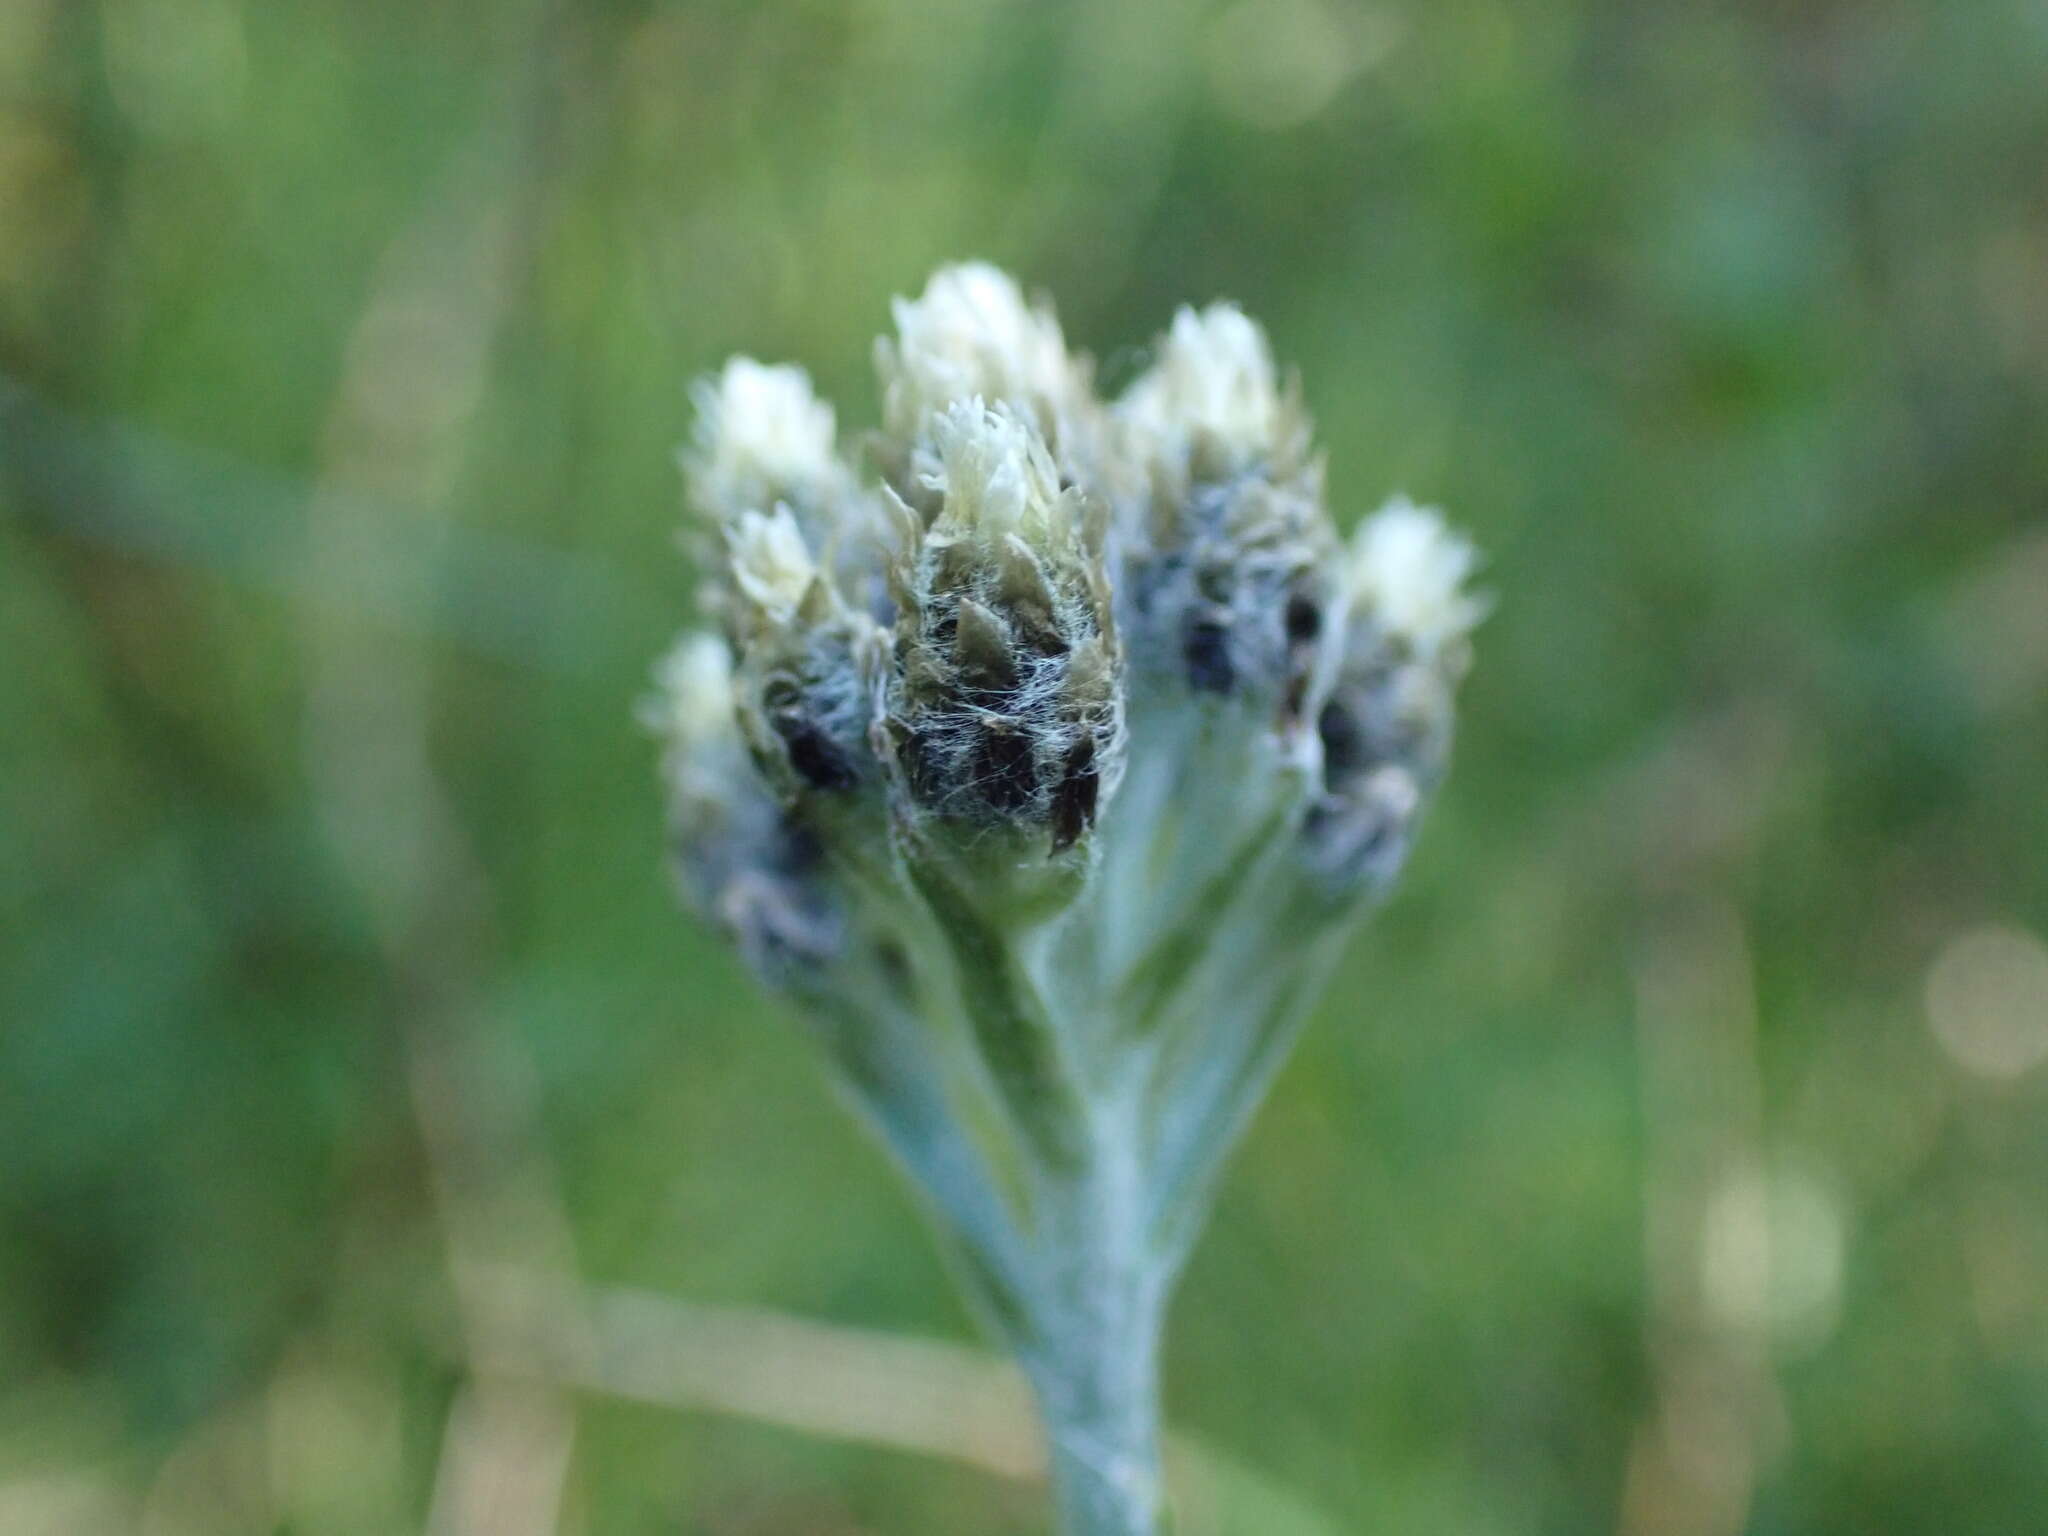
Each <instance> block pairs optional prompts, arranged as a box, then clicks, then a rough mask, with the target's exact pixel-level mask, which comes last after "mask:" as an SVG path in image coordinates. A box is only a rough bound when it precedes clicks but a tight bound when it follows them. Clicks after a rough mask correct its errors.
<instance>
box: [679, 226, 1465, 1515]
mask: <svg viewBox="0 0 2048 1536" xmlns="http://www.w3.org/2000/svg"><path fill="white" fill-rule="evenodd" d="M895 322H896V324H895V334H894V336H892V337H885V338H883V339H882V340H881V341H879V342H878V343H877V345H876V365H877V369H878V372H879V375H880V384H881V400H882V416H883V425H882V429H881V431H880V432H879V433H877V434H875V435H874V436H873V437H872V439H871V440H870V442H869V443H868V444H867V457H868V459H869V461H870V462H871V464H872V465H873V466H874V469H875V471H876V479H875V480H874V482H873V483H869V482H867V481H864V480H863V478H862V477H861V476H860V475H858V474H856V472H855V470H854V469H853V467H852V465H851V463H850V461H849V459H848V458H847V457H846V456H845V455H844V453H843V450H842V444H841V441H840V437H839V434H838V431H837V427H836V423H835V421H834V417H833V412H832V408H831V407H830V406H829V405H828V404H826V403H825V402H823V401H821V400H819V399H818V398H817V397H816V396H815V395H814V393H813V392H812V389H811V386H810V381H809V379H808V378H807V377H806V376H805V374H804V373H803V372H802V371H801V370H800V369H796V368H791V367H766V366H763V365H761V364H759V363H756V362H753V361H751V360H749V359H746V358H735V359H733V360H732V361H731V362H730V363H728V364H727V365H726V367H725V368H724V370H723V371H722V372H721V373H719V374H718V375H717V376H716V377H713V378H710V379H707V380H705V381H703V382H702V383H700V384H699V385H698V387H697V392H696V406H697V418H698V419H697V428H696V435H695V438H694V440H693V442H692V443H691V445H690V446H689V447H688V448H687V449H686V450H685V453H684V468H685V472H686V478H687V482H688V491H689V500H690V502H691V505H692V509H693V512H694V514H695V526H696V528H697V530H698V544H699V555H700V562H701V564H702V566H703V568H704V569H705V570H707V571H708V572H709V573H710V577H709V580H708V583H707V590H706V593H705V605H706V607H707V609H708V611H709V612H710V613H711V614H713V615H715V618H716V621H717V631H716V632H715V633H713V632H709V631H707V632H700V633H693V634H690V635H687V636H685V637H684V638H683V639H682V641H681V642H680V643H679V644H678V646H677V647H676V649H675V650H674V652H673V653H672V654H671V655H670V656H669V658H668V659H667V660H666V662H665V663H664V664H663V666H662V668H661V670H660V675H659V681H660V688H659V692H658V696H657V699H656V700H655V701H654V703H653V704H652V705H651V706H650V718H651V720H652V722H653V723H654V725H655V726H656V728H657V729H658V731H659V732H660V734H661V735H662V737H663V739H664V742H665V747H666V751H665V758H664V778H665V782H666V785H667V790H668V796H669V812H670V823H671V827H672V831H673V837H674V847H675V857H676V863H677V867H678V869H679V871H680V875H681V881H682V885H683V888H684V890H685V892H686V894H687V896H688V899H689V900H690V902H691V903H692V905H693V906H694V907H695V908H696V909H697V910H698V911H699V912H701V913H702V914H703V915H704V916H705V917H706V918H708V919H709V920H710V921H711V922H713V923H715V924H717V925H718V926H719V927H720V928H721V929H723V930H724V931H725V932H726V933H727V934H729V935H730V936H731V937H732V939H733V941H734V942H735V943H736V944H737V945H738V947H739V949H740V950H741V952H742V953H743V954H744V955H745V957H746V959H747V961H748V963H749V964H750V965H751V966H752V968H753V969H754V970H755V971H756V972H757V973H758V974H759V975H760V976H761V977H762V978H763V979H764V980H765V981H766V982H767V983H768V984H769V985H771V986H773V987H775V988H777V989H780V990H781V991H783V992H785V993H787V994H789V995H790V996H791V997H793V998H794V999H795V1000H796V1001H797V1002H798V1004H799V1005H800V1011H801V1013H802V1014H803V1016H804V1017H805V1018H806V1020H807V1021H808V1022H809V1025H810V1027H811V1029H812V1031H813V1032H814V1033H815V1036H816V1038H817V1040H818V1042H819V1044H820V1045H821V1046H822V1047H823V1049H824V1051H825V1053H826V1055H827V1056H828V1057H829V1058H830V1060H831V1062H832V1063H833V1065H834V1067H835V1068H836V1070H837V1075H838V1076H839V1077H840V1079H841V1080H842V1081H843V1082H844V1084H845V1085H846V1087H847V1088H848V1089H850V1091H851V1093H852V1095H853V1097H854V1098H855V1099H856V1100H857V1101H858V1103H859V1105H860V1106H861V1108H862V1109H863V1110H864V1111H865V1112H866V1113H867V1114H868V1115H869V1116H870V1117H871V1119H872V1120H873V1122H874V1123H875V1124H876V1126H877V1127H878V1128H879V1129H880V1131H881V1132H882V1134H883V1135H884V1136H885V1137H886V1139H887V1141H888V1142H889V1144H890V1146H891V1147H892V1148H893V1149H894V1151H895V1152H896V1154H897V1156H898V1157H899V1158H900V1159H901V1161H902V1162H903V1164H904V1165H905V1166H906V1167H907V1168H908V1170H909V1171H910V1173H911V1174H912V1175H913V1177H914V1178H915V1179H916V1180H917V1181H918V1182H919V1184H921V1185H922V1187H923V1188H924V1189H925V1190H926V1192H927V1193H928V1194H929V1196H930V1198H931V1200H932V1201H933V1202H934V1204H935V1205H936V1207H937V1210H938V1213H939V1214H940V1216H941V1217H942V1218H943V1220H942V1226H943V1229H944V1230H945V1232H946V1233H947V1234H948V1235H949V1237H950V1239H951V1243H952V1247H953V1248H954V1250H955V1253H956V1255H957V1257H958V1258H959V1260H960V1262H961V1268H962V1271H963V1273H964V1275H965V1276H966V1278H967V1281H968V1284H969V1288H970V1290H971V1292H972V1294H973V1296H974V1298H975V1300H976V1301H977V1302H978V1303H979V1304H980V1305H981V1306H982V1307H983V1309H984V1310H985V1311H986V1313H987V1314H988V1316H989V1318H990V1319H991V1321H992V1323H993V1325H994V1326H995V1327H996V1328H997V1329H998V1330H999V1331H1000V1333H1001V1334H1002V1336H1003V1337H1004V1339H1005V1340H1006V1342H1007V1343H1008V1344H1009V1345H1010V1346H1011V1347H1012V1348H1013V1349H1014V1350H1015V1351H1016V1352H1017V1354H1018V1356H1019V1358H1020V1360H1021V1361H1022V1363H1023V1365H1024V1367H1025V1369H1026V1371H1027V1372H1028V1374H1029V1375H1030V1377H1031V1379H1032V1381H1033V1383H1034V1385H1035V1387H1036V1389H1037V1391H1038V1393H1039V1396H1040V1399H1041V1402H1042V1405H1043V1408H1044V1411H1045V1417H1046V1421H1047V1426H1048V1430H1049V1435H1050V1441H1051V1446H1052V1453H1053V1469H1054V1475H1055V1483H1056V1487H1057V1490H1058V1494H1059V1497H1060V1500H1061V1504H1062V1508H1063V1512H1064V1515H1065V1518H1066V1521H1067V1524H1068V1527H1069V1528H1070V1529H1072V1530H1076V1531H1086V1532H1140V1531H1151V1530H1153V1529H1155V1527H1156V1524H1157V1519H1158V1511H1159V1501H1160V1491H1159V1479H1158V1457H1157V1386H1156V1360H1157V1348H1158V1337H1159V1331H1160V1326H1161V1321H1162V1313H1163V1310H1164V1307H1165V1303H1166V1298H1167V1293H1168V1290H1169V1288H1170V1286H1171V1283H1172V1280H1173V1278H1174V1276H1175V1274H1176V1272H1177V1271H1178V1269H1179V1267H1180V1265H1181V1262H1182V1260H1183V1258H1184V1257H1185V1255H1186V1253H1187V1250H1188V1247H1189V1245H1190V1243H1191V1241H1192V1240H1193V1237H1194V1235H1195V1232H1196V1230H1197V1228H1198V1226H1199V1224H1200V1221H1201V1217H1202V1213H1203V1211H1204V1210H1205V1208H1206V1206H1207V1203H1208V1197H1209V1190H1210V1186H1211V1184H1212V1182H1213V1180H1214V1178H1215V1176H1216V1173H1217V1169H1218V1166H1219V1164H1220V1163H1221V1161H1222V1159H1223V1156H1224V1154H1225V1152H1226V1150H1227V1149H1228V1147H1229V1146H1230V1145H1231V1142H1232V1141H1233V1139H1234V1137H1235V1136H1236V1134H1237V1132H1238V1130H1239V1129H1240V1127H1241V1126H1242V1124H1243V1123H1244V1121H1245V1119H1246V1118H1247V1116H1248V1115H1249V1113H1250V1112H1251V1110H1252V1108H1253V1107H1254V1105H1255V1104H1256V1103H1257V1101H1258V1099H1259V1097H1260V1095H1261V1093H1262V1091H1263V1089H1264V1087H1265V1085H1266V1083H1267V1081H1268V1079H1269V1078H1270V1076H1271V1075H1272V1072H1273V1070H1274V1068H1275V1066H1276V1064H1277V1063H1278V1062H1279V1060H1280V1058H1281V1056H1282V1055H1283V1053H1284V1052H1285V1050H1286V1048H1287V1045H1288V1042H1289V1040H1290V1038H1291V1035H1292V1032H1293V1029H1294V1026H1295V1024H1296V1023H1297V1021H1298V1020H1299V1018H1300V1016H1301V1014H1302V1012H1303V1010H1304V1008H1305V1007H1306V1005H1307V1004H1308V1003H1309V1002H1310V1001H1311V1000H1312V999H1313V998H1314V997H1315V995H1316V992H1317V990H1318V987H1319V986H1320V984H1321V982H1322V980H1323V978H1324V976H1325V974H1326V971H1327V968H1328V964H1329V962H1330V960H1331V958H1332V955H1333V953H1334V951H1335V949H1336V947H1337V946H1338V945H1339V944H1340V943H1341V942H1342V939H1343V936H1344V934H1345V932H1346V930H1347V929H1348V928H1349V927H1350V926H1351V924H1352V923H1353V922H1354V921H1355V920H1356V919H1357V918H1358V916H1359V915H1360V913H1361V912H1362V911H1363V910H1364V909H1365V908H1366V907H1368V906H1369V905H1370V904H1371V901H1372V900H1373V898H1375V897H1377V896H1378V895H1380V894H1381V893H1383V892H1384V891H1385V890H1386V889H1387V887H1388V885H1389V883H1390V882H1391V881H1392V880H1393V878H1394V876H1395V874H1396V873H1397V872H1398V870H1399V869H1400V867H1401V864H1402V861H1403V860H1404V858H1405V857H1406V855H1407V852H1408V848H1409V845H1410V843H1411V842H1412V841H1413V839H1414V836H1415V831H1416V827H1417V823H1418V821H1419V819H1420V817H1421V814H1422V810H1423V808H1424V806H1425V805H1426V804H1427V802H1428V800H1429V797H1430V794H1431V791H1432V790H1434V788H1435V787H1436V784H1437V782H1438V780H1439V779H1440V778H1441V777H1442V775H1443V771H1444V765H1445V758H1446V753H1447V751H1448V748H1449V745H1450V738H1451V719H1452V695H1453V690H1454V688H1455V686H1456V684H1457V681H1458V679H1459V676H1460V675H1461V673H1462V672H1463V671H1464V669H1465V666H1466V661H1467V654H1468V646H1467V635H1468V633H1469V632H1470V630H1471V628H1472V626H1473V625H1474V623H1475V622H1476V621H1477V620H1478V618H1479V617H1480V615H1481V605H1480V603H1479V601H1478V600H1476V599H1475V598H1473V597H1472V596H1469V595H1468V594H1467V592H1466V590H1465V584H1466V580H1467V578H1468V576H1469V574H1470V571H1471V567H1472V565H1473V559H1474V557H1473V551H1472V549H1471V547H1470V545H1468V544H1467V543H1466V542H1465V541H1464V540H1463V539H1461V538H1459V537H1458V536H1456V535H1455V534H1453V533H1451V532H1449V531H1448V530H1447V529H1446V528H1445V526H1444V525H1443V523H1442V522H1441V521H1440V520H1439V518H1438V517H1437V515H1436V514H1435V513H1434V512H1431V511H1427V510H1424V509H1422V508H1420V507H1416V506H1414V505H1412V504H1410V503H1408V502H1406V501H1401V500H1396V501H1394V502H1392V503H1390V504H1388V505H1387V506H1386V507H1384V508H1382V509H1381V510H1380V511H1379V512H1377V513H1375V514H1373V515H1372V516H1370V517H1368V518H1366V519H1365V520H1364V521H1363V522H1362V523H1360V524H1359V525H1358V527H1357V529H1356V530H1355V532H1354V533H1353V534H1352V536H1351V538H1350V539H1349V540H1348V542H1347V541H1345V540H1343V539H1340V538H1339V536H1338V534H1337V531H1336V529H1335V527H1334V525H1333V523H1332V521H1331V518H1330V516H1329V514H1328V512H1327V510H1326V509H1325V507H1324V503H1323V476H1322V464H1321V460H1320V459H1319V458H1318V457H1317V455H1316V453H1315V451H1314V449H1313V447H1312V443H1311V435H1310V424H1309V419H1308V416H1307V414H1306V413H1305V411H1304V410H1303V408H1302V405H1301V401H1300V398H1299V393H1298V389H1297V386H1296V385H1295V383H1294V382H1293V381H1292V380H1291V379H1284V378H1283V377H1282V375H1281V374H1280V373H1279V372H1278V371H1277V370H1276V368H1275V366H1274V363H1273V359H1272V356H1271V353H1270V351H1269V348H1268V345H1267V341H1266V338H1265V336H1264V334H1263V333H1262V332H1261V331H1260V329H1259V328H1258V327H1257V326H1256V325H1255V324H1253V322H1251V321H1250V320H1248V319H1247V318H1246V317H1245V316H1244V315H1243V314H1242V313H1240V312H1239V311H1238V310H1237V309H1235V308H1234V307H1232V306H1230V305H1227V304H1218V305H1213V306H1211V307H1210V308H1208V309H1205V310H1200V311H1197V310H1191V309H1184V310H1182V311H1181V312H1180V313H1179V314H1178V315H1177V316H1175V318H1174V320H1173V323H1172V326H1171V328H1170V329H1169V330H1168V331H1167V333H1166V334H1165V335H1164V336H1163V337H1161V338H1160V340H1159V343H1158V346H1157V349H1156V353H1155V358H1154V361H1153V363H1152V366H1151V367H1150V369H1149V370H1148V371H1146V372H1145V373H1144V374H1143V375H1142V376H1141V377H1139V378H1138V379H1137V380H1136V381H1135V382H1134V383H1133V384H1131V385H1130V387H1129V388H1128V389H1126V390H1125V391H1124V392H1123V393H1122V394H1121V395H1120V396H1119V397H1118V398H1116V399H1114V400H1111V401H1107V402H1105V401H1104V400H1102V399H1100V398H1099V397H1098V395H1097V394H1096V392H1095V390H1094V388H1093V386H1092V381H1091V373H1090V366H1089V364H1088V362H1087V360H1086V359H1085V358H1083V357H1080V356H1078V355H1076V354H1073V353H1071V352H1069V350H1068V348H1067V346H1066V343H1065V340H1064V338H1063V337H1062V335H1061V332H1060V328H1059V325H1058V322H1057V321H1056V320H1055V319H1054V317H1053V315H1052V313H1051V311H1050V310H1049V309H1047V308H1045V307H1043V306H1035V305H1033V304H1031V303H1028V302H1027V301H1026V299H1025V298H1024V296H1023V295H1022V294H1021V293H1020V291H1019V290H1018V288H1017V286H1016V284H1015V283H1014V282H1013V281H1012V280H1011V279H1010V278H1009V277H1007V276H1006V275H1004V274H1003V273H1001V272H999V271H996V270H995V269H993V268H991V267H987V266H982V265H965V266H956V267H949V268H946V269H943V270H941V271H940V272H939V273H937V274H936V275H935V276H934V277H933V278H932V280H931V282H930V284H929V286H928V287H927V288H926V290H925V292H924V294H923V296H922V297H921V298H919V299H916V300H914V301H905V300H898V301H897V303H896V305H895Z"/></svg>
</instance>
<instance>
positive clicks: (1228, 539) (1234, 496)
mask: <svg viewBox="0 0 2048 1536" xmlns="http://www.w3.org/2000/svg"><path fill="white" fill-rule="evenodd" d="M1116 416H1117V425H1118V430H1119V434H1120V437H1119V441H1120V444H1121V447H1122V450H1123V455H1124V458H1125V460H1126V461H1127V463H1128V464H1129V465H1131V466H1133V467H1135V469H1136V471H1137V473H1138V476H1139V481H1138V486H1139V488H1138V491H1137V498H1136V503H1135V506H1136V511H1135V513H1134V514H1133V515H1132V516H1130V517H1128V518H1127V519H1126V522H1127V524H1128V525H1129V526H1128V533H1129V537H1130V541H1131V544H1132V548H1131V550H1130V552H1129V554H1128V556H1127V570H1128V573H1129V582H1130V587H1131V600H1132V606H1133V607H1134V609H1135V610H1136V612H1137V615H1138V619H1139V622H1138V623H1137V625H1136V626H1135V628H1134V634H1133V640H1132V644H1133V646H1134V649H1135V650H1136V652H1137V655H1138V657H1139V659H1140V662H1141V664H1142V665H1143V666H1144V667H1145V669H1146V671H1147V672H1149V673H1151V674H1153V675H1155V676H1162V675H1163V676H1177V677H1178V679H1179V681H1180V682H1181V683H1183V684H1184V685H1185V686H1186V687H1187V688H1188V689H1190V690H1192V691H1194V692H1195V693H1203V694H1214V695H1240V696H1245V697H1249V698H1252V699H1256V700H1259V701H1260V702H1261V703H1262V705H1269V704H1274V703H1277V704H1278V706H1279V716H1280V723H1281V724H1282V725H1283V726H1291V725H1293V724H1295V723H1298V717H1299V714H1300V711H1301V709H1302V707H1303V704H1304V702H1305V699H1306V695H1307V693H1308V690H1309V685H1310V680H1311V677H1312V674H1313V673H1314V671H1315V668H1316V664H1317V661H1318V658H1319V655H1320V648H1321V646H1322V644H1323V639H1324V636H1323V628H1324V624H1323V616H1324V613H1325V612H1326V610H1327V609H1328V608H1329V606H1330V603H1331V600H1332V598H1333V597H1334V596H1335V593H1334V591H1333V590H1331V587H1332V583H1331V582H1330V580H1329V579H1328V575H1327V569H1326V568H1327V566H1328V557H1329V555H1330V552H1331V551H1332V549H1333V548H1334V545H1335V533H1334V530H1333V529H1332V528H1331V526H1330V521H1329V517H1328V514H1327V513H1326V512H1325V511H1324V509H1323V502H1322V466H1321V464H1320V463H1319V462H1318V461H1316V460H1315V459H1314V458H1313V457H1312V456H1311V454H1310V427H1309V420H1308V415H1307V413H1306V412H1305V411H1304V410H1303V409H1302V408H1301V404H1300V401H1299V398H1298V392H1297V390H1296V389H1295V387H1294V386H1293V385H1292V384H1291V383H1289V384H1288V385H1286V386H1284V387H1283V385H1282V383H1281V381H1280V377H1279V374H1278V372H1277V370H1276V369H1275V367H1274V364H1273V356H1272V352H1271V349H1270V348H1269V347H1268V345H1267V342H1266V337H1265V333H1264V332H1263V331H1261V330H1260V329H1259V327H1258V326H1256V325H1255V324H1253V323H1252V322H1251V321H1250V320H1248V319H1247V318H1245V316H1244V314H1243V313H1242V312H1241V311H1240V310H1238V309H1237V308H1236V307H1235V306H1234V305H1229V304H1213V305H1211V306H1209V308H1207V309H1205V310H1201V311H1199V312H1198V311H1195V310H1192V309H1183V310H1181V311H1180V313H1179V314H1177V315H1176V316H1175V317H1174V321H1173V327H1172V329H1171V330H1170V331H1169V332H1168V333H1167V334H1166V336H1165V337H1163V338H1162V339H1161V341H1160V345H1159V358H1158V361H1157V362H1156V363H1155V364H1154V366H1153V367H1152V368H1151V370H1150V371H1148V372H1147V373H1145V374H1144V375H1142V376H1141V377H1140V378H1138V379H1137V380H1136V381H1135V382H1134V383H1133V384H1132V385H1131V387H1130V389H1129V390H1128V391H1127V392H1126V393H1125V395H1124V397H1123V399H1122V400H1120V401H1119V402H1118V404H1117V408H1116Z"/></svg>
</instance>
